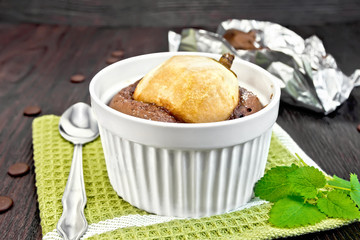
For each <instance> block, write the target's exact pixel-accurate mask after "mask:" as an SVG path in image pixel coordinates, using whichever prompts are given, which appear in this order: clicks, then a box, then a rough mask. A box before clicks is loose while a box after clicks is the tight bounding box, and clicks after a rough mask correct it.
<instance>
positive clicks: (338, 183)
mask: <svg viewBox="0 0 360 240" xmlns="http://www.w3.org/2000/svg"><path fill="white" fill-rule="evenodd" d="M328 184H329V185H332V186H335V187H341V188H347V189H350V188H351V184H350V182H349V181H346V180H344V179H342V178H339V177H337V176H335V175H334V176H333V179H332V180H329V181H328Z"/></svg>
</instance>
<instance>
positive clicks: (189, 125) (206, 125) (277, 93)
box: [89, 52, 281, 129]
mask: <svg viewBox="0 0 360 240" xmlns="http://www.w3.org/2000/svg"><path fill="white" fill-rule="evenodd" d="M174 55H196V56H205V57H212V58H215V59H219V58H220V57H221V54H215V53H202V52H156V53H149V54H143V55H138V56H134V57H130V58H127V59H124V60H120V61H118V62H116V63H113V64H111V65H109V66H107V67H104V68H103V69H101V70H100V71H99V72H97V73H96V74H95V75H94V77H93V78H92V79H91V81H90V84H89V92H90V97H91V98H92V101H94V102H95V103H96V104H97V105H98V106H100V107H102V108H103V110H105V111H106V112H107V113H109V114H110V115H115V116H116V117H120V118H125V119H126V120H128V121H133V122H136V123H138V124H144V125H149V126H157V127H165V128H184V129H198V128H213V127H222V126H231V125H237V124H240V123H243V122H248V121H252V119H254V118H258V117H259V116H261V115H266V114H267V113H268V112H269V111H271V110H272V109H273V108H274V107H276V106H277V103H278V101H280V93H281V90H280V85H279V83H278V81H280V80H279V79H278V78H277V77H275V76H274V75H272V74H271V73H269V72H268V71H266V70H265V69H263V68H261V67H259V66H257V65H255V64H253V63H251V62H248V61H245V60H242V59H240V58H238V57H235V59H234V61H237V62H240V63H241V64H244V65H247V66H248V67H250V68H254V69H255V70H257V71H260V72H262V73H263V74H265V75H267V76H268V77H269V79H271V82H272V85H273V88H274V93H273V95H272V97H271V100H270V103H269V104H267V105H266V106H265V107H264V108H263V109H261V110H260V111H258V112H256V113H254V114H251V115H248V116H246V117H242V118H237V119H232V120H224V121H218V122H207V123H171V122H160V121H153V120H149V119H143V118H138V117H134V116H131V115H128V114H125V113H122V112H119V111H117V110H115V109H113V108H111V107H109V106H108V105H107V104H106V103H104V102H103V101H101V100H100V98H99V97H98V96H97V95H96V93H95V84H96V82H98V81H100V80H101V76H102V75H104V74H105V73H106V72H108V71H112V70H113V69H115V68H117V67H119V66H121V65H123V64H128V63H131V62H136V61H137V60H138V59H143V58H150V59H151V58H153V57H156V56H160V57H161V56H164V57H167V56H168V57H171V56H174Z"/></svg>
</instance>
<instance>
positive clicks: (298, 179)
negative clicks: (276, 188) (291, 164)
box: [288, 166, 326, 198]
mask: <svg viewBox="0 0 360 240" xmlns="http://www.w3.org/2000/svg"><path fill="white" fill-rule="evenodd" d="M288 180H289V182H290V184H291V186H292V188H293V189H292V190H293V191H294V192H296V193H298V194H300V195H301V196H304V197H305V198H315V197H316V196H317V189H318V188H322V187H324V186H325V184H326V179H325V175H324V174H323V173H322V172H321V171H319V170H318V169H316V168H314V167H310V166H305V167H301V168H299V169H297V170H296V171H294V172H292V173H290V174H288Z"/></svg>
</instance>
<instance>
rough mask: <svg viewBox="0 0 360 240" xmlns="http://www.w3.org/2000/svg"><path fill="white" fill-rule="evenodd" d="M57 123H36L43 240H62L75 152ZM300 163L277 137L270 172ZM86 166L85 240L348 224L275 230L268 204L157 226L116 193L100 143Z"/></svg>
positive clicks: (270, 233) (297, 231)
mask: <svg viewBox="0 0 360 240" xmlns="http://www.w3.org/2000/svg"><path fill="white" fill-rule="evenodd" d="M59 119H60V118H59V117H58V116H54V115H45V116H42V117H39V118H36V119H35V120H34V121H33V148H34V164H35V174H36V187H37V194H38V201H39V209H40V218H41V227H42V233H43V236H44V239H59V235H58V234H57V232H56V224H57V221H58V220H59V218H60V216H61V213H62V205H61V198H62V194H63V192H64V189H65V185H66V181H67V177H68V174H69V171H70V165H71V160H72V153H73V145H72V144H71V143H69V142H67V141H66V140H64V139H63V138H62V137H61V136H60V134H59V132H58V123H59ZM296 161H297V160H296V159H295V158H294V157H293V155H292V154H291V153H290V152H289V151H288V150H287V149H286V148H285V147H284V146H283V145H282V144H281V142H280V141H279V139H278V138H277V137H276V135H275V134H273V136H272V139H271V145H270V151H269V157H268V162H267V166H266V170H268V169H270V168H272V167H274V166H280V165H290V164H292V163H295V162H296ZM83 167H84V179H85V188H86V195H87V206H86V209H85V216H86V219H87V220H88V223H89V231H88V233H87V235H85V237H89V238H90V239H197V238H199V239H209V238H226V239H231V238H234V239H241V238H243V239H272V238H277V237H286V236H296V235H301V234H305V233H310V232H316V231H321V230H326V229H332V228H335V227H339V226H342V225H344V224H348V223H349V222H350V221H346V220H342V219H330V218H329V219H325V220H323V221H322V222H320V223H318V224H316V225H313V226H308V227H299V228H293V229H281V228H276V227H273V226H271V225H270V224H269V223H268V222H267V220H268V217H269V216H268V213H269V210H270V208H271V204H270V203H267V202H261V203H262V204H257V205H255V206H252V207H249V208H245V209H242V210H238V211H235V212H231V213H226V214H222V215H217V216H212V217H205V218H198V219H174V218H165V219H161V220H160V221H158V219H160V217H159V216H156V215H151V214H149V213H147V212H145V211H143V210H140V209H138V208H136V207H133V206H131V205H130V204H129V203H128V202H126V201H124V200H123V199H122V198H120V197H118V195H117V194H116V192H115V191H114V190H113V188H112V187H111V184H110V181H109V178H108V175H107V171H106V165H105V160H104V155H103V151H102V147H101V141H100V138H98V139H96V140H95V141H93V142H91V143H88V144H86V145H85V146H84V149H83ZM152 218H154V221H153V222H154V224H150V225H149V223H147V224H146V225H147V226H143V225H144V224H142V223H143V221H144V219H145V220H146V221H148V222H149V219H152ZM151 221H152V220H151ZM151 221H150V222H151ZM119 222H120V223H121V224H120V225H119V226H120V228H118V227H117V226H118V223H119ZM158 222H161V223H158ZM98 233H100V234H98Z"/></svg>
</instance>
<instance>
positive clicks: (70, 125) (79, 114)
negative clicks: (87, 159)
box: [59, 102, 99, 144]
mask: <svg viewBox="0 0 360 240" xmlns="http://www.w3.org/2000/svg"><path fill="white" fill-rule="evenodd" d="M59 131H60V134H61V136H62V137H63V138H65V139H66V140H68V141H69V142H72V143H73V144H85V143H87V142H91V141H93V140H94V139H95V138H97V136H99V129H98V125H97V121H96V120H95V117H94V116H93V114H92V111H91V108H90V106H89V105H87V104H86V103H82V102H79V103H76V104H74V105H73V106H71V107H70V108H68V109H67V110H66V111H65V112H64V113H63V115H62V116H61V119H60V122H59Z"/></svg>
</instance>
